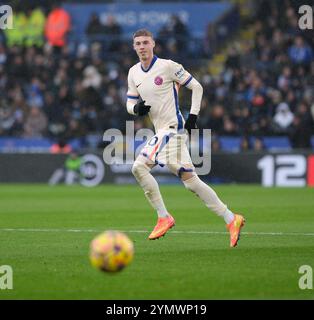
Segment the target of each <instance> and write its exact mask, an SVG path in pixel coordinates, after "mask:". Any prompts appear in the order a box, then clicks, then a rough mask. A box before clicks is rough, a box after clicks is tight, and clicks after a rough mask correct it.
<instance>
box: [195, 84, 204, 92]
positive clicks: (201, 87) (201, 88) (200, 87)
mask: <svg viewBox="0 0 314 320" xmlns="http://www.w3.org/2000/svg"><path fill="white" fill-rule="evenodd" d="M195 90H197V91H198V93H199V94H203V91H204V89H203V86H202V85H201V84H200V83H199V82H197V83H196V84H195Z"/></svg>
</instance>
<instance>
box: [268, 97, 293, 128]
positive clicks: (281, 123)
mask: <svg viewBox="0 0 314 320" xmlns="http://www.w3.org/2000/svg"><path fill="white" fill-rule="evenodd" d="M293 118H294V116H293V113H292V112H291V111H290V108H289V106H288V104H287V103H285V102H281V103H280V104H279V105H278V107H277V110H276V114H275V116H274V119H273V120H274V126H275V127H274V130H275V132H277V133H279V134H283V133H288V132H289V128H290V126H291V124H292V122H293Z"/></svg>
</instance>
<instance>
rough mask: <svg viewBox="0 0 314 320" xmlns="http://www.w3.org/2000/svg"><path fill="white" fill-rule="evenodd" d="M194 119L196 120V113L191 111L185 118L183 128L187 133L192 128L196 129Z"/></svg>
mask: <svg viewBox="0 0 314 320" xmlns="http://www.w3.org/2000/svg"><path fill="white" fill-rule="evenodd" d="M196 120H197V115H195V114H191V113H190V114H189V116H188V118H187V119H186V121H185V125H184V129H186V130H187V131H188V133H189V134H191V130H192V129H197V125H196Z"/></svg>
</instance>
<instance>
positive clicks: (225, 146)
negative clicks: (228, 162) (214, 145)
mask: <svg viewBox="0 0 314 320" xmlns="http://www.w3.org/2000/svg"><path fill="white" fill-rule="evenodd" d="M219 142H220V146H221V150H223V151H231V152H238V151H240V143H241V137H220V138H219Z"/></svg>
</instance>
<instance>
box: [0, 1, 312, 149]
mask: <svg viewBox="0 0 314 320" xmlns="http://www.w3.org/2000/svg"><path fill="white" fill-rule="evenodd" d="M30 3H32V2H30ZM233 3H238V2H237V1H233ZM239 3H240V4H242V5H243V3H245V1H242V0H241V1H239ZM295 3H296V2H295V1H284V2H280V7H279V2H272V1H269V0H263V1H259V2H258V5H256V7H255V12H254V10H253V13H252V12H251V14H250V15H248V13H247V11H245V10H244V11H245V17H246V19H245V21H246V22H245V24H242V25H241V26H240V27H239V29H237V30H235V31H236V33H235V34H232V37H226V38H225V39H224V42H223V43H221V44H220V45H219V46H217V47H215V48H214V51H213V52H210V54H209V51H208V50H209V49H208V44H209V43H210V39H211V36H212V33H213V32H214V33H215V34H217V32H218V30H217V29H215V25H212V24H211V25H210V28H208V30H206V31H205V30H204V34H205V37H204V38H203V39H202V42H201V45H200V42H197V43H198V46H190V48H193V50H192V51H191V52H189V51H183V50H180V48H182V45H183V46H185V43H193V41H195V39H194V38H193V35H192V34H191V32H189V27H188V26H187V25H184V23H183V22H182V21H180V19H179V18H178V17H174V21H173V24H174V25H175V24H177V29H178V30H181V31H180V32H181V33H178V34H177V38H176V39H177V40H176V41H165V39H168V38H169V33H168V34H167V32H165V30H168V31H169V29H167V28H164V29H161V30H160V32H159V33H157V34H156V37H157V47H156V53H157V55H160V56H161V57H165V58H170V59H174V60H177V61H180V62H181V63H183V64H184V66H185V67H186V68H187V69H188V70H189V71H190V72H191V73H192V74H193V75H195V77H196V78H198V79H199V80H200V81H201V83H202V85H203V87H204V98H203V102H202V110H201V115H200V118H199V126H200V127H201V128H211V129H212V132H213V135H214V137H215V138H218V140H219V142H220V143H219V144H217V146H219V147H220V148H221V149H222V150H225V151H232V152H237V151H239V150H241V141H242V138H243V137H258V138H259V139H261V141H262V142H263V146H264V147H265V148H266V149H269V150H278V149H281V150H288V149H290V148H311V147H312V148H314V136H313V135H314V124H313V123H314V58H313V57H314V54H313V52H314V51H313V50H314V36H313V32H310V31H309V32H302V33H301V32H300V29H299V28H298V26H297V20H298V17H297V11H296V8H297V7H296V6H295ZM244 6H245V4H244ZM51 10H53V9H52V7H51V8H50V9H47V7H46V8H41V7H38V6H30V7H28V8H27V10H25V7H23V8H20V7H18V6H17V7H16V8H15V10H14V12H15V15H16V17H14V18H15V21H17V22H18V23H19V24H21V25H23V26H24V27H23V28H21V29H20V30H21V32H20V34H17V33H16V32H13V33H12V32H9V31H8V32H4V33H2V34H0V91H1V92H2V94H1V97H0V135H1V140H0V150H1V151H3V152H4V151H9V150H13V149H14V150H15V151H16V149H21V150H23V151H25V150H34V148H35V149H36V148H37V149H38V150H49V148H50V147H51V145H52V144H53V143H55V142H56V141H57V140H58V139H60V138H62V139H65V140H66V141H68V142H69V143H70V144H73V146H74V147H75V148H81V147H83V148H84V147H89V148H97V147H99V146H101V139H102V135H103V132H104V130H106V129H109V128H118V129H121V130H122V131H123V130H124V128H125V121H126V120H130V119H132V118H131V117H130V116H129V115H128V114H127V112H126V110H125V107H124V105H125V92H126V77H127V70H128V68H129V66H130V65H131V64H133V63H134V62H135V61H136V57H135V55H134V53H133V51H132V48H131V46H130V39H129V38H128V37H127V38H126V37H124V36H125V35H123V32H122V31H121V28H119V25H118V24H117V22H116V21H111V22H109V24H111V25H113V26H112V28H110V26H108V25H103V24H102V23H101V21H97V16H96V17H93V19H92V20H91V23H92V24H94V26H93V25H92V26H89V28H88V29H87V30H86V31H87V32H86V37H87V38H88V37H89V36H91V30H92V31H95V29H96V31H97V28H95V24H97V23H98V24H99V26H98V27H99V28H100V30H101V31H104V34H102V35H101V36H100V37H98V38H97V41H90V42H88V43H86V42H82V43H77V41H75V45H74V42H71V38H68V40H69V41H68V43H66V42H64V43H63V42H62V45H59V46H57V47H53V46H51V45H49V41H47V39H46V38H45V37H44V27H43V25H44V24H45V22H46V20H47V18H48V17H49V14H50V13H51ZM279 13H282V18H280V17H279ZM36 23H37V25H39V26H40V30H42V31H41V32H42V35H41V38H40V39H39V36H38V34H37V33H35V34H34V33H32V32H29V31H28V33H27V32H26V33H23V32H24V31H25V30H32V25H36ZM173 28H174V29H175V26H174V27H173ZM220 29H221V28H220ZM23 30H24V31H23ZM73 30H74V31H73ZM73 30H72V31H71V33H72V35H73V33H75V28H73ZM117 32H118V33H119V35H121V37H120V36H119V37H114V38H113V36H114V35H115V34H117ZM169 32H170V31H169ZM171 32H175V31H173V30H172V31H171ZM97 33H98V31H97V32H96V34H97ZM121 33H122V34H121ZM172 35H173V34H172ZM1 39H2V40H1ZM112 39H115V42H113V41H112ZM171 39H173V37H171ZM181 40H182V41H183V42H182V41H181ZM108 41H109V43H111V44H112V45H110V46H108V45H105V44H106V43H108ZM117 41H118V42H117ZM188 47H189V46H188ZM191 55H192V56H191ZM194 57H198V58H197V63H196V60H195V59H194ZM182 93H183V94H182V95H181V98H180V103H181V106H182V108H183V111H184V112H185V115H186V114H187V113H188V109H189V105H187V101H190V100H189V92H182ZM282 103H285V104H286V105H287V106H288V109H287V112H289V114H287V113H283V114H281V113H280V114H278V115H277V113H279V112H285V111H284V110H283V111H280V110H279V109H282V108H279V109H278V107H279V105H280V104H282ZM144 124H145V125H147V119H145V120H143V121H142V120H138V121H137V122H136V128H137V129H140V128H142V127H143V126H144ZM30 128H32V130H30ZM250 139H251V140H252V139H253V140H254V138H250ZM213 140H215V139H213ZM253 140H252V141H250V142H251V143H249V144H248V145H249V146H252V145H254V141H255V140H254V141H253ZM10 148H11V149H10ZM249 148H251V147H249Z"/></svg>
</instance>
